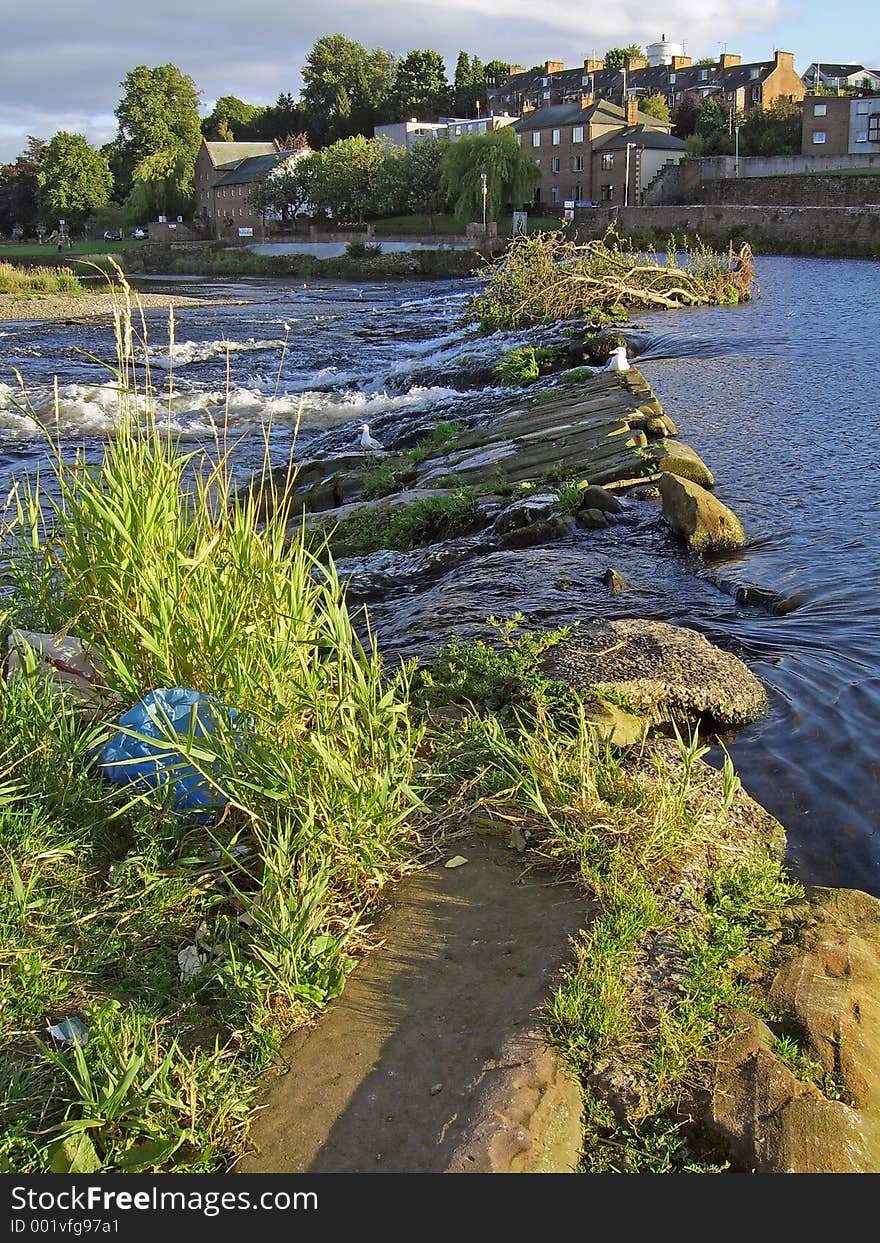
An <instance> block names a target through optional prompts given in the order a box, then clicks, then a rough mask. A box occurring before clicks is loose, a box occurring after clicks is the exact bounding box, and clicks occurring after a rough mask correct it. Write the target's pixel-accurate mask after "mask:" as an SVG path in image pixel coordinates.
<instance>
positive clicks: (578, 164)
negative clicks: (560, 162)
mask: <svg viewBox="0 0 880 1243" xmlns="http://www.w3.org/2000/svg"><path fill="white" fill-rule="evenodd" d="M571 171H572V172H573V173H582V172H583V171H584V157H583V156H582V155H573V156H572V157H571Z"/></svg>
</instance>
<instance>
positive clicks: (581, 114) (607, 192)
mask: <svg viewBox="0 0 880 1243" xmlns="http://www.w3.org/2000/svg"><path fill="white" fill-rule="evenodd" d="M513 128H514V130H515V132H516V133H517V135H518V136H519V141H520V144H521V145H522V146H524V147H526V148H527V149H528V150H530V151H531V153H532V154H533V155H534V157H535V161H536V163H537V164H538V167H539V168H540V169H541V184H540V186H539V187H538V189H537V190H536V192H535V206H538V207H540V208H542V209H543V210H545V211H550V212H557V211H558V212H562V211H563V210H564V209H565V205H566V203H574V204H582V205H583V204H589V203H618V204H621V205H623V204H624V203H630V204H632V205H633V206H635V205H636V204H638V203H639V202H641V195H642V190H643V189H644V188H645V186H647V184H648V182H649V181H650V180H652V179H653V177H654V176H656V174H657V172H658V171H659V169H660V167H661V166H662V165H663V164H665V163H667V162H668V161H670V160H673V161H675V160H678V159H681V158H682V157H683V156H684V153H685V144H684V143H683V142H681V140H680V139H678V138H673V137H672V136H671V135H670V133H669V123H668V122H664V121H660V120H658V118H657V117H652V116H647V115H646V114H645V113H643V112H639V109H638V101H637V100H636V99H635V98H629V99H628V100H627V106H626V108H622V107H621V106H620V105H619V104H615V103H612V102H611V101H609V100H605V99H594V98H593V97H592V96H590V95H584V96H583V97H582V98H581V99H579V100H578V101H577V102H576V103H565V104H549V105H547V106H546V107H543V108H537V109H531V110H527V111H526V113H525V114H524V115H523V116H522V117H521V118H520V120H519V121H517V122H516V124H515V125H514V127H513Z"/></svg>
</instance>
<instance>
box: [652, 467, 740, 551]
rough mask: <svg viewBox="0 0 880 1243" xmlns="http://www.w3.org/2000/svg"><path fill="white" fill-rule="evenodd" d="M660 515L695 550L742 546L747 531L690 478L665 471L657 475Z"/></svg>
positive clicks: (715, 498) (731, 513)
mask: <svg viewBox="0 0 880 1243" xmlns="http://www.w3.org/2000/svg"><path fill="white" fill-rule="evenodd" d="M660 495H661V497H662V499H663V517H664V518H665V519H666V521H667V522H668V523H669V525H670V526H671V527H672V529H673V531H674V532H675V533H676V535H678V536H679V537H680V538H681V539H683V540H684V541H685V543H686V544H687V545H688V547H690V548H693V549H694V550H695V551H696V552H724V551H726V550H728V549H731V548H743V547H744V546H745V544H746V542H747V541H746V533H745V531H744V529H743V525H742V523H741V522H740V520H739V518H737V516H736V514H735V513H734V512H733V510H731V509H728V508H727V506H726V505H723V504H722V503H721V501H719V500H718V498H717V497H715V496H713V495H712V493H711V492H707V491H706V489H705V488H701V487H700V485H699V484H697V483H693V482H692V481H691V480H690V479H683V478H680V477H679V476H678V475H670V474H669V473H668V472H664V474H662V475H661V476H660Z"/></svg>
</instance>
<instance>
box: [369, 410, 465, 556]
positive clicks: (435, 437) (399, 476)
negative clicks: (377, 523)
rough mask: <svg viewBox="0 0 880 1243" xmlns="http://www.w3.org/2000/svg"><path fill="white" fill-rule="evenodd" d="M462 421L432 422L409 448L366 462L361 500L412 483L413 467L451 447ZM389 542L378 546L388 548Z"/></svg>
mask: <svg viewBox="0 0 880 1243" xmlns="http://www.w3.org/2000/svg"><path fill="white" fill-rule="evenodd" d="M463 426H464V424H462V423H457V422H454V421H453V422H444V421H442V420H441V421H440V422H439V423H436V424H435V425H434V427H432V428H431V431H430V432H429V434H428V435H427V436H422V437H421V439H420V440H418V441H417V442H416V444H415V445H413V446H412V448H410V449H404V450H403V451H402V452H401V453H399V454H397V455H396V456H395V457H394V458H393V459H392V460H391V461H375V462H370V463H368V465H367V466H366V468H365V470H364V473H363V477H362V480H361V499H362V500H364V501H373V500H378V499H379V498H380V497H383V496H391V495H392V493H394V492H400V491H401V489H402V488H404V487H406V486H407V485H408V484H410V483H413V482H414V481H415V478H416V467H417V466H420V465H421V464H422V462H426V461H428V459H429V458H432V457H435V456H436V455H437V454H438V453H440V452H442V451H443V450H444V449H451V448H452V447H453V446H454V444H455V437H456V436H457V435H458V434H459V432H460V431H461V430H462V428H463ZM390 546H391V545H380V547H390Z"/></svg>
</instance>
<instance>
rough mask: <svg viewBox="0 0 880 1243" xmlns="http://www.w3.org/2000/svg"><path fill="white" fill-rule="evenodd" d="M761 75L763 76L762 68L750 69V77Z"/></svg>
mask: <svg viewBox="0 0 880 1243" xmlns="http://www.w3.org/2000/svg"><path fill="white" fill-rule="evenodd" d="M760 76H761V70H760V69H758V68H755V69H750V70H749V77H750V78H759V77H760Z"/></svg>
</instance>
